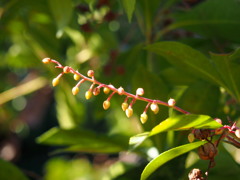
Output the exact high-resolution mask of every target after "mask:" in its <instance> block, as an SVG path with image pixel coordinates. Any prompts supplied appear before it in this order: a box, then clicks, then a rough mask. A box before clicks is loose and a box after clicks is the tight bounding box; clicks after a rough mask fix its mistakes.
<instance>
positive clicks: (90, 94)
mask: <svg viewBox="0 0 240 180" xmlns="http://www.w3.org/2000/svg"><path fill="white" fill-rule="evenodd" d="M91 97H92V91H87V92H86V93H85V98H86V99H90V98H91Z"/></svg>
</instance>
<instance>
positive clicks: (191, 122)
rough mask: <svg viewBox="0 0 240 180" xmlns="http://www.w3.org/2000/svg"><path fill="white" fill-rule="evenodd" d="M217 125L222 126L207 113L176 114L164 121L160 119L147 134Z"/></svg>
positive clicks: (213, 127) (211, 127) (207, 127)
mask: <svg viewBox="0 0 240 180" xmlns="http://www.w3.org/2000/svg"><path fill="white" fill-rule="evenodd" d="M219 127H222V125H221V124H219V123H217V122H216V121H215V120H214V119H213V118H211V117H210V116H207V115H195V114H188V115H176V116H172V117H169V118H167V119H166V120H165V121H162V122H161V123H160V124H159V125H157V126H155V127H154V128H153V129H152V131H151V132H150V134H149V136H152V135H155V134H158V133H161V132H164V131H169V130H175V131H180V130H188V129H192V128H194V129H216V128H219Z"/></svg>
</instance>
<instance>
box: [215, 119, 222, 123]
mask: <svg viewBox="0 0 240 180" xmlns="http://www.w3.org/2000/svg"><path fill="white" fill-rule="evenodd" d="M214 120H215V121H216V122H218V123H219V124H222V120H221V119H219V118H215V119H214Z"/></svg>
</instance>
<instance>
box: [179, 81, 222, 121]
mask: <svg viewBox="0 0 240 180" xmlns="http://www.w3.org/2000/svg"><path fill="white" fill-rule="evenodd" d="M219 98H220V90H219V88H218V87H217V86H215V85H213V84H211V83H208V82H205V81H197V82H196V83H193V84H191V85H189V87H188V88H187V89H186V90H185V91H184V93H183V94H182V96H181V97H180V98H179V99H178V100H177V106H179V107H181V108H183V109H185V110H187V111H188V112H191V113H193V114H207V115H210V116H216V111H217V109H218V107H219V106H218V105H219Z"/></svg>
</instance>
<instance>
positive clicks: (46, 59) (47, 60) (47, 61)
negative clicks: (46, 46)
mask: <svg viewBox="0 0 240 180" xmlns="http://www.w3.org/2000/svg"><path fill="white" fill-rule="evenodd" d="M42 62H43V63H44V64H48V63H50V62H51V59H50V58H44V59H43V60H42Z"/></svg>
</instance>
